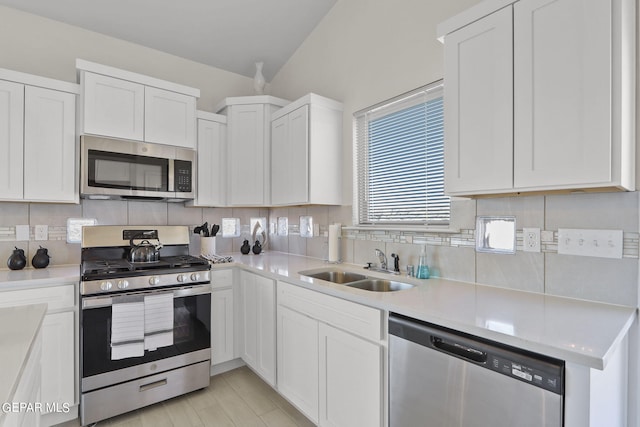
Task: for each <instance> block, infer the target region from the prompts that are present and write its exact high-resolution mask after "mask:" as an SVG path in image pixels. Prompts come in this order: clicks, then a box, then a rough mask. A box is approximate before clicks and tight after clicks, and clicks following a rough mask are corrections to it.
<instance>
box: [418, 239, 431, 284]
mask: <svg viewBox="0 0 640 427" xmlns="http://www.w3.org/2000/svg"><path fill="white" fill-rule="evenodd" d="M416 278H418V279H428V278H429V267H428V266H427V246H426V245H424V246H423V247H422V250H421V251H420V259H419V261H418V271H416Z"/></svg>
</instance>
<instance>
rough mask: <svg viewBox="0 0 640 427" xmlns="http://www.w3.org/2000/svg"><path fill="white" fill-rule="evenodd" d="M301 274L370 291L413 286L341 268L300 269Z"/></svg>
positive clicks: (393, 289)
mask: <svg viewBox="0 0 640 427" xmlns="http://www.w3.org/2000/svg"><path fill="white" fill-rule="evenodd" d="M300 274H301V275H303V276H307V277H311V278H313V279H319V280H325V281H327V282H332V283H337V284H339V285H344V286H349V287H352V288H358V289H364V290H365V291H371V292H392V291H403V290H406V289H411V288H413V285H412V284H410V283H404V282H396V281H394V280H387V279H376V278H374V277H368V276H365V275H364V274H359V273H353V272H350V271H342V270H310V271H301V272H300Z"/></svg>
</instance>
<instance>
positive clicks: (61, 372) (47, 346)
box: [41, 311, 75, 405]
mask: <svg viewBox="0 0 640 427" xmlns="http://www.w3.org/2000/svg"><path fill="white" fill-rule="evenodd" d="M73 314H74V313H73V312H70V311H65V312H62V313H52V314H47V315H46V316H45V318H44V320H43V322H42V348H43V351H44V357H43V358H42V372H43V375H42V383H41V390H42V401H43V402H46V403H57V404H59V405H63V404H65V403H68V404H72V403H73V402H74V398H75V396H74V387H75V379H74V378H75V375H74V374H75V372H74V363H73V361H74V360H75V357H74V353H75V352H74V350H73V349H74V330H75V326H74V315H73Z"/></svg>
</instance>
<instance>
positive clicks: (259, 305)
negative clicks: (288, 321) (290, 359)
mask: <svg viewBox="0 0 640 427" xmlns="http://www.w3.org/2000/svg"><path fill="white" fill-rule="evenodd" d="M240 288H241V293H242V320H243V322H242V332H243V333H242V335H243V337H242V359H243V360H244V362H245V363H246V364H247V365H249V366H250V367H251V368H253V369H254V370H255V371H256V372H257V373H258V374H259V375H260V376H261V377H262V378H263V379H264V380H265V381H266V382H267V383H269V384H270V385H272V386H273V385H275V381H276V306H275V283H274V281H273V280H271V279H267V278H265V277H261V276H257V275H255V274H251V273H247V272H244V271H243V272H241V275H240Z"/></svg>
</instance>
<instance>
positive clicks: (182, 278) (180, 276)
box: [178, 274, 189, 283]
mask: <svg viewBox="0 0 640 427" xmlns="http://www.w3.org/2000/svg"><path fill="white" fill-rule="evenodd" d="M188 277H189V276H187V275H186V274H178V282H180V283H182V282H186V281H187V278H188Z"/></svg>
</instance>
